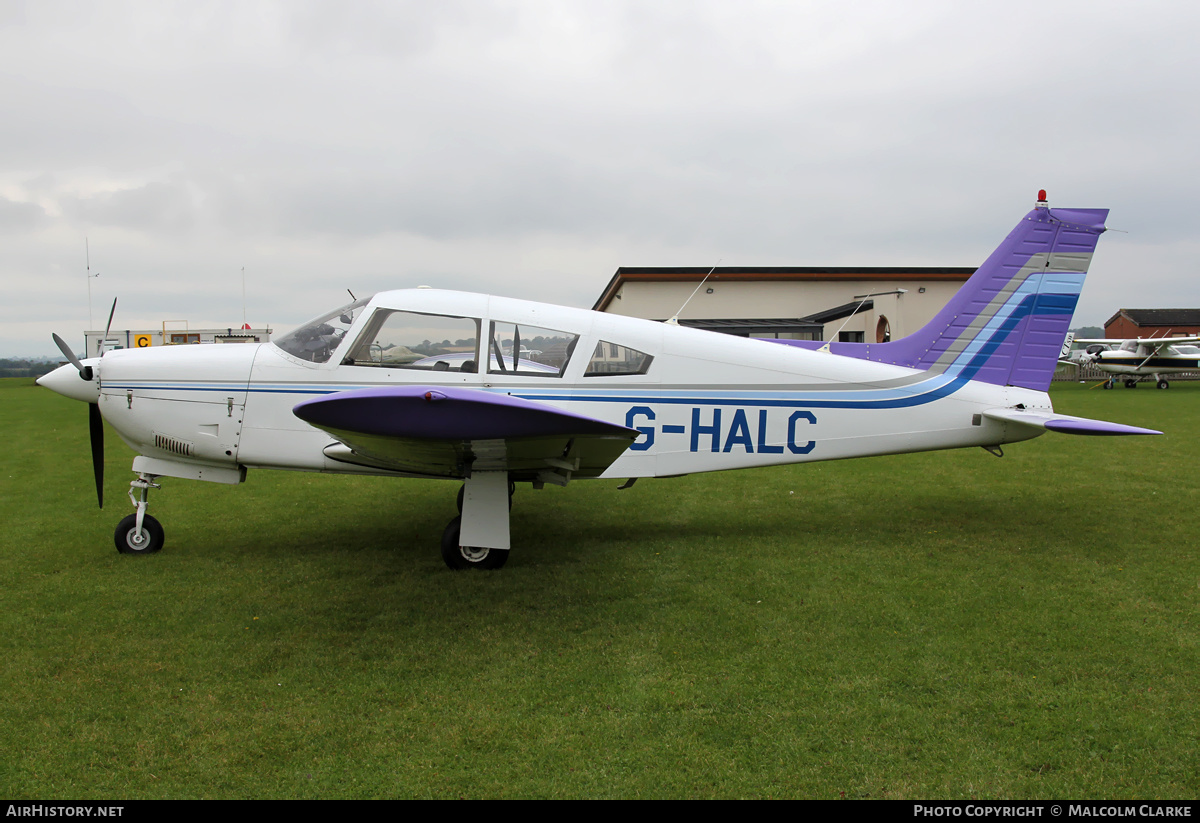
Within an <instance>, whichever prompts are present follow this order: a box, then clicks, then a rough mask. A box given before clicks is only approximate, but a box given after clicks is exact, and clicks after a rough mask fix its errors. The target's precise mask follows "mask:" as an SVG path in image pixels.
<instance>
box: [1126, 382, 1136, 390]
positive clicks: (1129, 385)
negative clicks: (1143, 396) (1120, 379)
mask: <svg viewBox="0 0 1200 823" xmlns="http://www.w3.org/2000/svg"><path fill="white" fill-rule="evenodd" d="M1125 388H1127V389H1136V388H1137V381H1136V380H1126V381H1125Z"/></svg>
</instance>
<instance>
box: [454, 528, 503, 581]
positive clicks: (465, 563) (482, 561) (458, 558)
mask: <svg viewBox="0 0 1200 823" xmlns="http://www.w3.org/2000/svg"><path fill="white" fill-rule="evenodd" d="M461 533H462V518H461V517H456V518H454V519H453V520H451V521H450V523H449V525H447V526H446V530H445V531H444V532H442V560H444V561H445V562H446V565H447V566H449V567H450V568H452V569H454V570H455V571H458V570H459V569H499V568H502V567H503V566H504V564H505V563H507V562H508V552H507V551H505V550H504V549H485V548H477V547H475V546H460V545H459V543H458V540H459V535H460V534H461Z"/></svg>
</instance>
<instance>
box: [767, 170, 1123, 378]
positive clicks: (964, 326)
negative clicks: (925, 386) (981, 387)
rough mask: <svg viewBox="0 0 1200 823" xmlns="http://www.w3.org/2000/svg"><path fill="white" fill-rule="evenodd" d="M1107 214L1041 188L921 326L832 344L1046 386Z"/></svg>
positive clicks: (849, 352) (889, 359)
mask: <svg viewBox="0 0 1200 823" xmlns="http://www.w3.org/2000/svg"><path fill="white" fill-rule="evenodd" d="M1107 216H1108V209H1051V208H1049V206H1047V205H1046V202H1045V194H1044V193H1043V194H1042V195H1041V198H1040V199H1039V200H1038V204H1037V206H1036V207H1035V208H1034V209H1033V211H1031V212H1029V214H1027V215H1025V217H1024V218H1023V219H1022V220H1021V222H1020V223H1018V224H1017V227H1016V228H1014V229H1013V230H1012V232H1010V233H1009V235H1008V237H1007V238H1005V240H1004V242H1003V243H1001V244H1000V246H999V248H997V249H996V250H995V251H994V252H992V254H991V256H990V257H988V259H987V260H986V261H984V263H983V265H982V266H980V267H979V268H978V269H977V270H976V271H975V273H974V274H973V275H971V277H970V279H969V280H967V282H966V283H965V284H963V287H962V288H961V289H959V291H958V293H957V294H955V295H954V297H952V298H951V299H950V302H949V303H947V304H946V306H945V307H944V308H943V309H942V310H941V311H940V312H938V313H937V315H935V316H934V318H933V320H931V321H929V323H928V324H926V325H925V327H924V328H922V329H920V330H919V331H917V332H915V333H914V334H910V335H909V336H907V337H904V338H902V339H900V340H896V341H893V342H891V343H831V344H829V347H830V350H831V351H832V352H833V353H834V354H840V355H845V356H848V357H858V358H862V359H864V360H874V361H876V362H879V363H892V364H895V365H898V366H908V367H910V368H916V369H924V370H926V371H932V372H937V373H945V374H949V375H954V376H961V377H966V378H968V379H972V380H979V381H982V382H984V383H994V384H996V385H1000V386H1020V387H1022V388H1028V389H1036V390H1038V391H1045V390H1046V389H1048V388H1049V387H1050V378H1051V377H1052V376H1053V374H1054V367H1055V366H1056V365H1057V364H1058V356H1059V352H1060V351H1061V348H1062V344H1063V340H1064V339H1065V337H1066V334H1067V329H1068V327H1069V326H1070V325H1071V315H1072V314H1073V313H1074V312H1075V304H1076V302H1077V301H1078V300H1079V292H1080V290H1081V289H1082V288H1083V280H1084V277H1085V276H1086V275H1087V270H1088V264H1089V263H1090V262H1091V260H1092V252H1093V251H1095V249H1096V241H1097V240H1098V239H1099V237H1100V235H1101V234H1102V233H1103V232H1104V220H1105V218H1106V217H1107ZM781 342H782V341H781ZM796 342H798V343H800V342H801V341H796ZM801 345H804V344H803V343H801ZM812 345H813V344H808V345H805V348H809V347H811V346H812Z"/></svg>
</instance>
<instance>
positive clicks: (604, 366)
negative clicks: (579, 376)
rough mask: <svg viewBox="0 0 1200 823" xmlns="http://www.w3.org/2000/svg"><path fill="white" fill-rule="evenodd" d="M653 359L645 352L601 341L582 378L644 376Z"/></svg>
mask: <svg viewBox="0 0 1200 823" xmlns="http://www.w3.org/2000/svg"><path fill="white" fill-rule="evenodd" d="M653 359H654V358H653V357H651V356H650V355H648V354H646V353H645V352H641V351H638V350H637V349H631V348H629V347H628V346H622V345H621V344H620V343H609V342H608V341H607V340H601V341H600V342H599V343H597V344H596V348H595V350H594V351H593V352H592V359H591V360H589V361H588V365H587V371H585V372H584V373H583V376H584V377H601V376H604V375H613V374H645V373H646V371H647V369H649V368H650V361H652V360H653Z"/></svg>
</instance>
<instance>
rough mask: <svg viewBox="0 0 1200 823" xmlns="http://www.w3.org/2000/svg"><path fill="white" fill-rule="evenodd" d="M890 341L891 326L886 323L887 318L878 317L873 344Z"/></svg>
mask: <svg viewBox="0 0 1200 823" xmlns="http://www.w3.org/2000/svg"><path fill="white" fill-rule="evenodd" d="M891 340H892V326H891V324H890V323H888V319H887V317H885V316H884V315H882V314H881V315H879V322H878V323H876V324H875V342H876V343H890V342H891Z"/></svg>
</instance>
